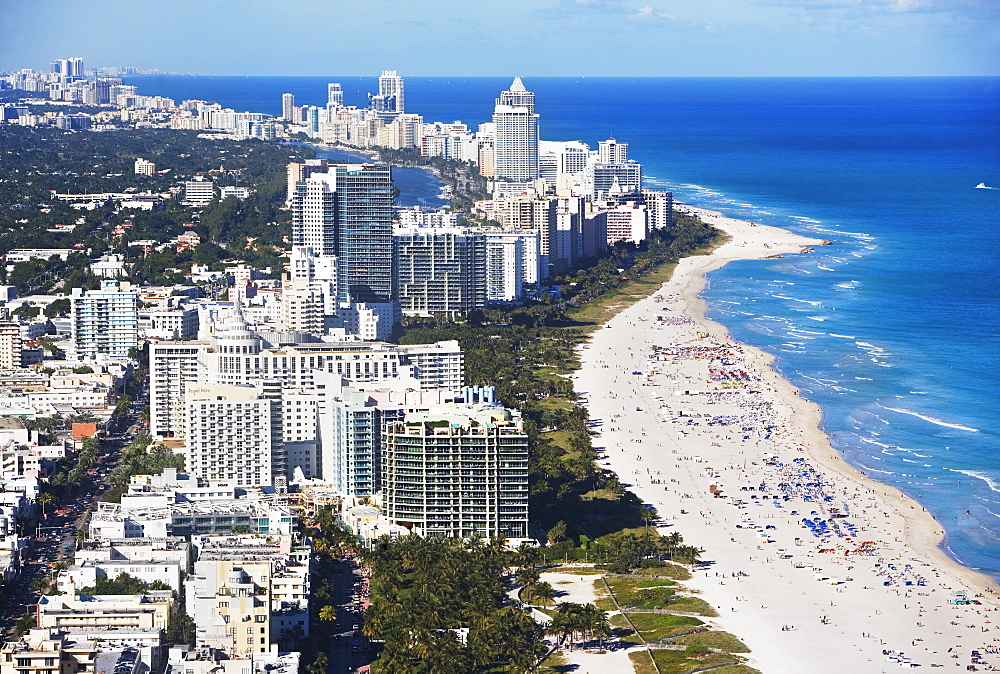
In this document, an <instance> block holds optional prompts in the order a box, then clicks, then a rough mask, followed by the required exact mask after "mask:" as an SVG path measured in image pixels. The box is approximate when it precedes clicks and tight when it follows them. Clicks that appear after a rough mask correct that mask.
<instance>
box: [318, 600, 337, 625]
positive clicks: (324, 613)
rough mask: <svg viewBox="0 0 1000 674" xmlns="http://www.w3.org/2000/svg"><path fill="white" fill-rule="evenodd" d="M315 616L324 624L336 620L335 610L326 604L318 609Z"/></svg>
mask: <svg viewBox="0 0 1000 674" xmlns="http://www.w3.org/2000/svg"><path fill="white" fill-rule="evenodd" d="M317 616H318V617H319V619H320V620H322V621H324V622H333V621H334V620H336V619H337V610H336V609H335V608H333V607H332V606H330V605H329V604H328V605H326V606H322V607H320V609H319V613H318V614H317Z"/></svg>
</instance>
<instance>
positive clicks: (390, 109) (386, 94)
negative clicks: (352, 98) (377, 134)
mask: <svg viewBox="0 0 1000 674" xmlns="http://www.w3.org/2000/svg"><path fill="white" fill-rule="evenodd" d="M403 101H404V99H403V78H402V77H400V76H399V75H397V74H396V71H395V70H383V71H382V74H381V75H380V76H379V78H378V93H377V94H375V95H373V96H371V106H372V110H373V111H374V112H375V113H376V114H378V116H379V117H381V118H382V119H383V120H384V121H386V122H391V121H392V120H394V119H395V118H396V116H397V115H400V114H402V113H403V112H404V108H403Z"/></svg>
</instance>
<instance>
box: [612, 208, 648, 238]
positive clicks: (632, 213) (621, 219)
mask: <svg viewBox="0 0 1000 674" xmlns="http://www.w3.org/2000/svg"><path fill="white" fill-rule="evenodd" d="M648 226H649V225H648V218H647V215H646V207H645V206H644V205H641V204H636V203H625V204H618V205H616V206H614V207H613V208H609V209H608V210H607V228H608V229H607V232H608V245H609V246H610V245H612V244H614V243H616V242H618V241H629V242H631V243H636V244H638V243H642V242H643V241H645V240H646V234H647V231H648Z"/></svg>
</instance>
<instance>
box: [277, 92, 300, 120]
mask: <svg viewBox="0 0 1000 674" xmlns="http://www.w3.org/2000/svg"><path fill="white" fill-rule="evenodd" d="M281 118H282V119H283V120H285V121H286V122H294V121H296V120H295V95H294V94H281Z"/></svg>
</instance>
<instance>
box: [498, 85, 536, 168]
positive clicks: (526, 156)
mask: <svg viewBox="0 0 1000 674" xmlns="http://www.w3.org/2000/svg"><path fill="white" fill-rule="evenodd" d="M493 124H494V126H495V131H494V134H495V135H494V140H493V152H494V158H493V162H494V169H493V173H494V175H495V176H496V177H497V178H501V179H505V180H516V181H529V180H534V179H535V178H537V177H538V115H536V114H535V95H534V94H533V93H531V92H530V91H528V90H526V89H525V88H524V84H522V83H521V78H520V77H516V78H514V82H513V84H511V85H510V89H508V90H507V91H504V92H501V94H500V98H498V99H497V100H496V107H495V108H494V109H493Z"/></svg>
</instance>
